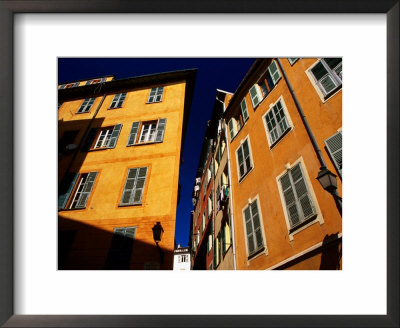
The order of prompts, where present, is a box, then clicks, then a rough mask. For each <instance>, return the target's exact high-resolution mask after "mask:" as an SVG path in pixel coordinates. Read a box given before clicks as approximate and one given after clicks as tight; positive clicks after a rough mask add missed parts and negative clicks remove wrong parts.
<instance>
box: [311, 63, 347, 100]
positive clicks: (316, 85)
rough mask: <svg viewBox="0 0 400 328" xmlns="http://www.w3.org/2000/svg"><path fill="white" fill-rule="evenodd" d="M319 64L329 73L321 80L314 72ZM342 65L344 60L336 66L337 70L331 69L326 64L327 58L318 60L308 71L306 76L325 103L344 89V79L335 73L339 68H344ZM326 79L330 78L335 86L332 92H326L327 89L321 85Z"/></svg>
mask: <svg viewBox="0 0 400 328" xmlns="http://www.w3.org/2000/svg"><path fill="white" fill-rule="evenodd" d="M332 58H333V57H332ZM335 58H339V57H335ZM341 59H342V58H341ZM319 63H321V64H322V65H323V66H324V69H325V70H326V71H327V73H326V74H325V75H323V76H322V77H321V78H320V79H317V77H316V76H315V75H314V73H313V72H312V70H313V69H314V68H315V66H317V65H318V64H319ZM342 64H343V59H342V61H341V62H340V64H338V65H336V66H335V68H333V69H331V68H330V67H329V65H328V64H327V63H326V61H325V58H318V59H317V61H316V62H315V63H313V64H312V65H311V66H310V67H309V68H308V69H307V70H306V74H307V76H308V78H309V79H310V81H311V83H312V85H313V86H314V88H315V90H316V91H317V93H318V95H319V97H320V98H321V100H322V102H323V103H324V102H325V101H327V100H328V99H329V98H330V97H332V96H333V95H334V94H336V93H337V92H338V91H340V90H341V89H342V84H343V78H342V77H339V76H338V74H337V73H336V72H335V69H336V68H337V67H339V66H342ZM325 77H330V78H331V81H332V82H333V83H334V84H335V88H333V89H332V90H330V91H328V92H327V91H326V90H325V88H324V87H323V86H322V84H321V80H322V79H324V78H325Z"/></svg>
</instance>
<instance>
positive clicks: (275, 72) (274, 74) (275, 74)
mask: <svg viewBox="0 0 400 328" xmlns="http://www.w3.org/2000/svg"><path fill="white" fill-rule="evenodd" d="M268 71H269V74H270V75H271V78H272V81H273V82H274V85H275V84H277V83H278V81H279V79H280V78H281V73H280V72H279V69H278V66H277V65H276V62H275V61H274V60H273V61H272V63H271V64H270V65H269V66H268Z"/></svg>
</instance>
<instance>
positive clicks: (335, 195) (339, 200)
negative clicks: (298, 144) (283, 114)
mask: <svg viewBox="0 0 400 328" xmlns="http://www.w3.org/2000/svg"><path fill="white" fill-rule="evenodd" d="M276 60H277V62H278V65H279V68H280V69H281V71H282V74H283V77H284V79H285V81H286V84H287V86H288V88H289V91H290V94H291V95H292V98H293V100H294V102H295V104H296V107H297V110H298V111H299V114H300V117H301V119H302V121H303V123H304V126H305V128H306V131H307V134H308V136H309V137H310V139H311V143H312V145H313V147H314V150H315V153H316V155H317V157H318V160H319V163H320V165H321V167H320V172H321V171H325V170H326V171H327V170H328V168H327V166H326V163H325V161H324V158H323V157H322V151H321V149H320V148H319V146H318V143H317V141H316V140H315V137H314V134H313V132H312V130H311V127H310V125H309V124H308V121H307V118H306V115H305V114H304V112H303V109H302V107H301V105H300V103H299V100H298V99H297V96H296V93H295V92H294V90H293V88H292V85H291V84H290V82H289V79H288V77H287V75H286V72H285V70H284V69H283V66H282V64H281V61H280V60H279V58H276ZM331 194H332V196H333V198H334V199H335V202H336V204H337V206H338V209H339V212H340V215H342V198H341V197H340V196H339V195H338V193H337V191H336V189H335V190H334V191H332V192H331Z"/></svg>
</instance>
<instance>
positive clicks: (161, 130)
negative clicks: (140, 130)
mask: <svg viewBox="0 0 400 328" xmlns="http://www.w3.org/2000/svg"><path fill="white" fill-rule="evenodd" d="M166 124H167V119H166V118H160V119H159V120H158V124H157V135H156V140H155V142H162V141H163V139H164V131H165V125H166Z"/></svg>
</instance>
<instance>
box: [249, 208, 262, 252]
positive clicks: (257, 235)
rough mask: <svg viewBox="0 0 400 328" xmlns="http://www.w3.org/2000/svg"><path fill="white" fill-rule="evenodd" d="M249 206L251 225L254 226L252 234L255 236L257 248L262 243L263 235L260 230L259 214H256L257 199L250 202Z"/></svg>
mask: <svg viewBox="0 0 400 328" xmlns="http://www.w3.org/2000/svg"><path fill="white" fill-rule="evenodd" d="M250 208H251V215H252V221H253V227H254V236H255V242H256V247H257V249H259V248H261V247H262V245H263V237H262V231H261V223H260V216H259V214H258V206H257V201H254V202H253V203H251V205H250Z"/></svg>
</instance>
